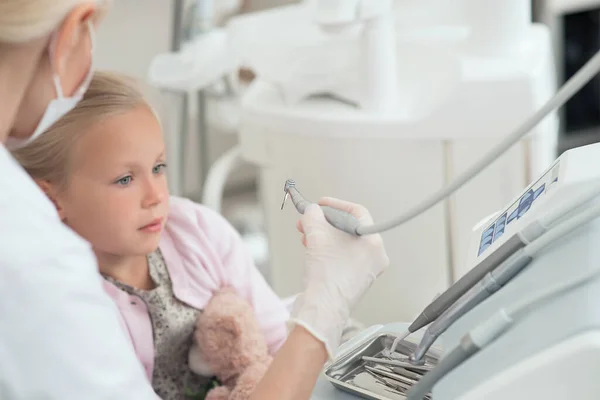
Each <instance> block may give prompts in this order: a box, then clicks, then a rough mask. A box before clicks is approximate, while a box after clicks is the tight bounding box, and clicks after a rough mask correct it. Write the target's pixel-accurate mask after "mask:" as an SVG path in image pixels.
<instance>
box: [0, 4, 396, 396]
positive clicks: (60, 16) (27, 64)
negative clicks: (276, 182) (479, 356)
mask: <svg viewBox="0 0 600 400" xmlns="http://www.w3.org/2000/svg"><path fill="white" fill-rule="evenodd" d="M105 4H106V2H102V5H103V6H105ZM99 5H100V2H96V1H84V0H2V1H0V143H6V144H7V145H8V146H9V147H10V148H11V149H18V148H22V147H24V146H27V145H29V144H30V143H33V142H34V141H35V140H36V139H37V138H39V137H40V136H41V135H43V134H44V132H45V131H46V130H47V129H48V128H50V127H51V126H52V125H54V123H56V122H57V121H58V120H59V119H60V118H61V117H63V116H64V115H65V114H67V113H68V112H69V111H70V110H72V109H73V108H75V107H76V105H77V103H78V102H79V101H80V100H81V98H82V97H83V94H84V93H85V91H86V90H87V87H88V84H89V80H90V78H91V75H92V68H93V39H94V37H93V33H94V24H95V23H96V22H97V21H98V17H99V15H100V11H101V10H100V7H99ZM132 29H133V28H132ZM0 171H1V173H0V322H1V326H2V329H0V397H1V398H2V399H8V400H12V399H35V398H44V399H91V400H93V399H128V400H130V399H155V398H156V397H157V396H156V394H155V393H154V391H153V390H152V386H151V384H150V382H149V380H148V378H147V376H146V375H145V373H144V370H143V368H142V365H141V364H140V363H139V361H138V360H137V358H136V355H135V351H134V349H133V347H132V346H131V344H130V343H129V342H128V339H127V337H126V335H124V334H123V331H122V329H121V325H120V321H119V314H118V312H117V309H116V307H115V306H114V303H113V302H112V301H111V299H110V297H109V296H108V295H107V294H106V293H105V292H104V291H103V287H102V277H101V276H100V274H99V272H98V265H97V262H96V259H95V256H94V252H93V250H92V248H91V246H90V245H89V244H88V243H87V242H86V241H85V240H83V239H82V238H81V237H80V236H79V235H77V234H75V233H74V232H73V231H72V230H71V229H69V228H68V227H67V226H66V225H65V224H63V223H62V221H61V218H60V217H59V213H57V210H56V208H55V206H54V205H53V204H52V202H51V201H50V200H49V198H48V197H47V196H46V195H45V194H44V193H43V192H42V191H41V190H40V189H39V187H38V186H37V185H36V184H35V182H34V181H33V180H32V179H31V178H30V177H29V176H28V175H27V173H26V172H25V171H24V170H23V169H22V168H21V167H20V166H19V165H18V164H17V163H16V161H15V160H14V159H13V158H12V156H11V155H10V154H9V153H8V151H7V149H6V148H5V147H4V146H3V145H0ZM330 204H333V205H336V206H338V207H344V208H346V209H347V211H350V212H352V213H353V214H354V215H355V216H356V217H357V218H359V219H362V221H364V222H366V223H369V222H370V216H369V214H368V212H367V211H366V210H365V209H364V208H363V207H360V206H356V205H349V204H348V203H344V202H339V201H332V200H330ZM299 229H300V231H301V236H302V240H303V243H304V244H305V246H306V262H307V265H306V269H307V281H306V285H307V287H306V290H305V292H304V294H303V295H302V296H301V297H300V299H299V301H298V302H297V304H296V306H295V310H294V312H293V314H292V317H291V318H290V321H289V322H290V323H289V330H290V333H289V335H288V338H287V340H286V342H285V344H284V345H283V346H282V347H281V349H280V350H279V351H278V352H277V354H276V356H275V360H274V362H273V364H272V366H271V368H270V369H269V370H268V371H267V374H266V375H265V377H264V378H263V379H262V381H261V382H260V384H259V387H258V388H257V390H256V393H254V395H253V398H255V399H281V400H286V399H307V398H309V397H310V393H311V391H312V387H313V385H314V383H315V381H316V379H317V376H318V374H319V372H320V370H321V368H322V366H323V364H324V362H325V361H326V360H327V358H328V357H331V354H332V351H333V350H334V349H335V348H336V347H337V345H338V343H339V340H340V335H341V332H342V328H343V326H344V324H345V323H346V320H347V319H348V316H349V314H350V310H351V309H352V307H353V306H354V305H355V303H356V302H357V301H358V300H359V299H360V298H361V297H362V295H363V294H364V292H365V291H366V290H367V289H368V288H369V287H370V285H371V283H372V282H373V281H374V279H375V278H376V277H377V276H378V275H379V274H380V273H381V272H382V271H383V270H384V269H385V267H387V264H388V259H387V256H386V254H385V250H384V248H383V243H382V241H381V238H380V237H379V236H368V237H364V238H356V237H351V236H349V235H346V234H344V233H342V232H339V231H337V230H335V229H334V228H332V227H331V226H330V225H329V224H328V223H327V222H326V221H325V219H324V217H323V213H322V212H321V209H320V208H319V207H316V206H313V207H310V208H309V209H308V210H307V212H306V214H305V215H304V216H303V217H302V219H301V220H300V223H299Z"/></svg>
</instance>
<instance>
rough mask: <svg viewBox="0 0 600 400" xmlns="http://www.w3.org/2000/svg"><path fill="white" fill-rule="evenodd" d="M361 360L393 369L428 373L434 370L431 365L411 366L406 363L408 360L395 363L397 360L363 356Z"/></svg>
mask: <svg viewBox="0 0 600 400" xmlns="http://www.w3.org/2000/svg"><path fill="white" fill-rule="evenodd" d="M362 359H363V361H369V362H372V363H375V364H382V365H393V366H395V367H403V368H410V369H414V370H417V371H430V370H432V369H433V368H434V367H433V366H432V365H427V364H425V365H413V364H411V363H410V362H408V358H407V359H406V361H397V360H386V359H383V358H375V357H368V356H363V357H362Z"/></svg>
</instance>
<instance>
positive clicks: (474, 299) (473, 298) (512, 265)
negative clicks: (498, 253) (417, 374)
mask: <svg viewBox="0 0 600 400" xmlns="http://www.w3.org/2000/svg"><path fill="white" fill-rule="evenodd" d="M532 259H533V258H532V257H531V256H530V255H528V254H527V253H526V252H525V250H524V249H520V250H519V251H517V252H516V253H514V254H513V255H512V256H511V257H509V258H508V259H506V260H505V261H504V262H503V263H502V264H500V265H499V266H498V267H496V268H495V269H494V270H493V271H490V272H488V273H487V274H486V275H485V276H484V277H483V279H481V280H480V281H479V282H478V283H477V284H476V285H475V286H473V287H472V288H471V289H470V290H469V291H468V292H467V293H465V294H464V295H463V296H462V297H461V298H460V299H458V301H457V302H455V303H454V304H453V305H452V306H451V307H450V308H448V309H447V310H446V311H444V313H443V314H442V315H440V316H439V317H438V318H437V319H436V320H435V321H434V322H433V323H432V324H431V325H429V326H428V327H427V330H426V331H425V333H424V334H423V337H422V339H421V342H420V343H419V345H418V346H417V348H416V349H415V351H414V352H413V354H411V355H410V356H409V360H410V362H411V363H418V362H420V361H422V360H423V359H424V357H425V354H427V351H428V350H429V348H430V347H431V346H432V345H433V343H435V341H436V340H437V338H438V337H439V336H440V335H441V334H442V333H444V332H445V331H446V330H447V329H448V328H449V327H450V326H451V325H452V324H453V323H454V322H456V321H457V320H458V319H459V318H460V317H462V316H463V315H465V314H466V313H467V312H469V311H470V310H472V309H473V308H475V307H476V306H477V305H478V304H480V303H481V302H483V301H484V300H485V299H487V298H488V297H490V296H491V295H492V294H494V293H496V292H497V291H498V290H500V288H502V287H503V286H504V285H505V284H506V283H507V282H509V281H510V280H511V279H512V278H514V277H515V276H516V275H517V274H518V273H519V272H521V271H522V270H523V269H524V268H525V267H526V266H527V265H529V263H530V262H531V260H532Z"/></svg>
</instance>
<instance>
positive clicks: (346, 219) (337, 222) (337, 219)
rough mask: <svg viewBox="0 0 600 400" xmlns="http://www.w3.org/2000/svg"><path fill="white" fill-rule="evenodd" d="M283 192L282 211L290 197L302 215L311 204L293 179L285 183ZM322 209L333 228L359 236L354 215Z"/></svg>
mask: <svg viewBox="0 0 600 400" xmlns="http://www.w3.org/2000/svg"><path fill="white" fill-rule="evenodd" d="M283 191H284V192H285V196H284V198H283V203H282V204H281V209H282V210H283V207H284V206H285V202H286V200H287V198H288V197H290V198H291V199H292V202H293V203H294V206H295V207H296V210H297V211H298V212H299V213H300V214H304V212H305V211H306V207H308V206H309V205H310V204H311V202H310V201H308V200H306V199H305V198H304V196H302V194H301V193H300V192H299V191H298V189H296V182H295V181H294V180H293V179H288V180H287V181H285V186H284V187H283ZM321 209H322V210H323V214H324V215H325V219H326V220H327V222H329V223H330V224H331V225H332V226H334V227H335V228H337V229H340V230H342V231H344V232H346V233H349V234H351V235H355V236H359V234H358V232H357V229H358V227H359V226H360V223H359V222H358V220H357V219H356V218H355V217H354V215H352V214H350V213H348V212H346V211H342V210H338V209H337V208H332V207H329V206H321Z"/></svg>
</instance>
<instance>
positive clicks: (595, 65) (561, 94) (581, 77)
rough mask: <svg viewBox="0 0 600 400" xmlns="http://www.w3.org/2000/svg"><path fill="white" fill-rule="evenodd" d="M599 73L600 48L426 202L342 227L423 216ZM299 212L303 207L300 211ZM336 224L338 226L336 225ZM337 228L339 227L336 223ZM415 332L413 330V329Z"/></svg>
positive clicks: (379, 228)
mask: <svg viewBox="0 0 600 400" xmlns="http://www.w3.org/2000/svg"><path fill="white" fill-rule="evenodd" d="M598 72H600V51H598V52H597V53H596V54H594V56H593V57H592V58H590V60H589V61H588V62H587V63H585V65H584V66H583V67H581V68H580V69H579V70H578V71H577V72H576V73H575V74H574V75H573V76H572V77H571V78H570V79H569V80H568V81H567V82H565V83H564V84H563V85H562V86H561V87H560V89H559V90H558V91H557V92H556V94H555V95H554V96H552V98H550V99H549V100H548V101H547V102H546V103H545V104H544V105H543V106H542V107H541V108H540V109H539V110H537V111H536V112H535V113H534V114H533V115H532V116H530V117H529V118H528V119H527V120H525V121H524V122H523V123H522V124H521V125H520V126H519V127H518V128H517V129H516V130H515V131H513V132H512V133H510V134H508V135H507V136H506V138H505V139H504V140H503V141H502V142H501V143H500V144H499V145H497V146H496V147H495V148H493V149H492V150H491V151H490V152H489V153H488V154H486V155H485V156H484V157H483V158H481V159H480V160H479V161H478V162H476V163H474V164H473V165H471V167H470V168H469V169H467V170H466V171H465V172H464V173H463V174H462V175H460V176H459V177H458V178H456V179H455V180H454V181H452V182H451V183H450V184H449V185H448V186H446V187H445V188H443V189H441V190H440V191H438V192H437V193H435V194H434V195H432V196H431V197H429V198H428V199H426V200H425V201H422V202H421V203H420V204H417V205H416V206H415V207H414V208H412V209H410V210H408V211H407V212H405V213H404V214H402V215H400V216H399V217H397V218H394V219H393V220H391V221H388V222H384V223H381V224H374V225H370V226H364V225H360V226H358V224H357V226H356V228H355V229H354V230H352V231H349V230H346V229H342V230H343V231H345V232H348V233H351V234H354V235H359V236H361V235H370V234H374V233H381V232H384V231H387V230H390V229H392V228H395V227H397V226H400V225H402V224H404V223H405V222H408V221H410V220H412V219H413V218H415V217H417V216H419V215H421V214H422V213H424V212H425V211H427V210H429V209H430V208H431V207H433V206H435V205H436V204H438V203H439V202H440V201H442V200H444V199H445V198H447V197H448V196H450V195H452V194H453V193H454V192H456V191H457V190H458V189H460V188H461V187H462V186H463V185H464V184H465V183H467V182H469V181H470V180H471V179H473V178H474V177H475V176H477V175H478V174H479V173H480V172H481V171H483V170H484V169H485V168H487V167H488V166H489V165H490V164H491V163H493V162H494V161H495V160H497V159H498V158H499V157H500V156H501V155H502V154H504V153H505V152H506V151H507V150H508V149H509V148H511V147H512V146H513V145H514V144H515V143H517V142H518V141H519V140H520V139H521V138H522V137H523V136H525V135H526V134H528V133H529V131H531V130H532V129H533V128H534V127H535V126H536V125H537V124H539V123H540V122H541V121H542V120H543V119H544V118H546V117H547V116H548V115H549V114H550V113H551V112H553V111H555V110H556V109H558V108H560V107H562V106H563V105H564V104H565V103H566V102H567V101H568V100H569V99H571V97H573V96H574V95H575V94H576V93H577V92H579V90H581V88H582V87H584V86H585V85H586V84H587V83H588V82H589V81H590V80H591V79H592V78H593V77H594V76H596V75H597V74H598ZM298 211H300V210H298ZM334 226H335V225H334ZM336 227H337V226H336ZM411 332H414V331H411Z"/></svg>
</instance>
